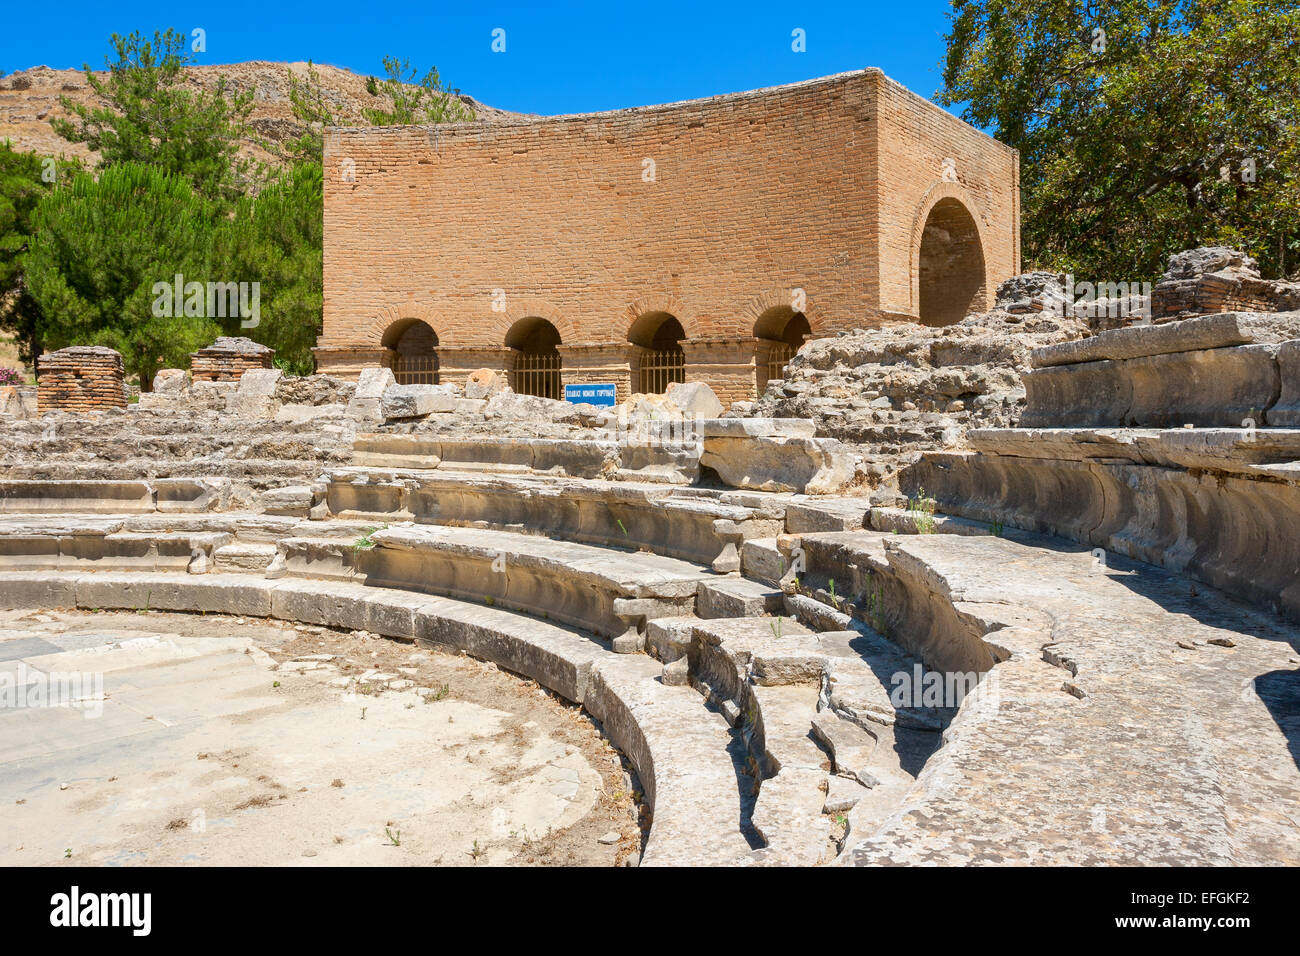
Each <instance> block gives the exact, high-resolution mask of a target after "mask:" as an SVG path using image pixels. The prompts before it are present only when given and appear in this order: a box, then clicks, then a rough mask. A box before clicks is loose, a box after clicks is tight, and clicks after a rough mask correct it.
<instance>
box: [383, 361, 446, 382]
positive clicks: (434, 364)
mask: <svg viewBox="0 0 1300 956" xmlns="http://www.w3.org/2000/svg"><path fill="white" fill-rule="evenodd" d="M393 378H395V379H397V384H398V385H437V384H438V356H437V355H436V354H434V355H398V356H397V357H396V358H394V359H393Z"/></svg>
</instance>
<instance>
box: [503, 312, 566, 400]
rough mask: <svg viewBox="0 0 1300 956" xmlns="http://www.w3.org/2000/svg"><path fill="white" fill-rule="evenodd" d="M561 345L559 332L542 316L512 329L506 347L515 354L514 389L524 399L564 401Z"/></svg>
mask: <svg viewBox="0 0 1300 956" xmlns="http://www.w3.org/2000/svg"><path fill="white" fill-rule="evenodd" d="M559 344H560V333H559V330H558V329H556V327H555V326H554V325H552V324H551V323H550V322H548V321H546V319H543V318H541V317H539V316H535V315H531V316H528V317H526V318H523V319H520V320H519V321H518V322H516V323H515V324H514V325H512V326H510V331H509V332H507V333H506V346H507V348H510V349H512V350H513V355H512V356H511V357H512V359H513V362H512V364H511V368H510V387H511V388H513V389H514V390H515V391H516V392H517V393H519V394H520V395H536V396H538V397H539V398H551V399H555V400H556V401H559V400H561V399H563V398H564V383H563V376H562V374H561V363H560V351H559V348H558V346H559Z"/></svg>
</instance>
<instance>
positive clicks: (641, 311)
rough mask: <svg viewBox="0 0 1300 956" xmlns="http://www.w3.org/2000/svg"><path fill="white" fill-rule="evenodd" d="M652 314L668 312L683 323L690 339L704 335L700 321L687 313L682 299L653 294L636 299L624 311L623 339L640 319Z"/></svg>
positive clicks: (683, 328) (668, 295) (683, 327)
mask: <svg viewBox="0 0 1300 956" xmlns="http://www.w3.org/2000/svg"><path fill="white" fill-rule="evenodd" d="M652 312H666V313H668V314H669V315H671V316H672V317H673V318H674V319H676V320H677V321H678V322H680V323H681V326H682V330H683V331H684V332H685V333H686V338H688V339H694V338H699V337H700V336H701V335H702V334H703V333H702V331H701V327H700V321H699V319H698V318H697V317H696V316H695V315H694V314H692V313H690V312H688V311H687V309H686V304H685V303H684V302H682V300H681V299H679V298H677V296H675V295H671V294H662V293H652V294H650V295H644V296H641V297H640V298H638V299H634V300H633V301H631V302H629V303H628V304H627V307H626V308H624V309H623V317H622V326H623V338H625V339H626V338H627V336H628V333H629V332H631V331H632V326H633V325H635V324H636V322H637V320H638V319H640V318H641V317H642V316H643V315H648V314H649V313H652Z"/></svg>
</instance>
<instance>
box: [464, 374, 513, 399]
mask: <svg viewBox="0 0 1300 956" xmlns="http://www.w3.org/2000/svg"><path fill="white" fill-rule="evenodd" d="M508 388H509V385H508V384H507V382H506V377H505V376H504V375H502V374H501V373H500V372H495V371H493V370H492V369H490V368H481V369H478V370H477V371H475V372H471V373H470V374H469V377H468V378H467V379H466V380H465V397H466V398H469V399H486V398H491V397H492V396H493V395H496V394H497V393H498V392H503V391H505V390H506V389H508Z"/></svg>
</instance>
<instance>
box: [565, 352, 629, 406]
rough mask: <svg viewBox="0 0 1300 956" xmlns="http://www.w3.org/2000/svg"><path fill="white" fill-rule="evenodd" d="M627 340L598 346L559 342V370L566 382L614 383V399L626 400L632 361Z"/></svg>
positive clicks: (575, 383) (568, 383)
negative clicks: (562, 343)
mask: <svg viewBox="0 0 1300 956" xmlns="http://www.w3.org/2000/svg"><path fill="white" fill-rule="evenodd" d="M635 347H636V346H630V345H629V344H628V343H626V342H609V343H604V344H600V345H560V346H557V348H558V349H559V352H560V362H561V363H562V364H561V371H562V374H563V377H564V384H566V385H580V384H586V383H591V382H613V383H614V398H615V400H616V401H619V402H625V401H627V397H628V396H629V395H630V394H632V362H631V356H630V354H629V349H631V348H635Z"/></svg>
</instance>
